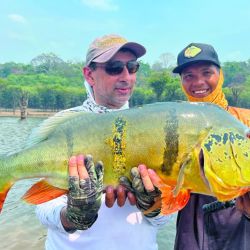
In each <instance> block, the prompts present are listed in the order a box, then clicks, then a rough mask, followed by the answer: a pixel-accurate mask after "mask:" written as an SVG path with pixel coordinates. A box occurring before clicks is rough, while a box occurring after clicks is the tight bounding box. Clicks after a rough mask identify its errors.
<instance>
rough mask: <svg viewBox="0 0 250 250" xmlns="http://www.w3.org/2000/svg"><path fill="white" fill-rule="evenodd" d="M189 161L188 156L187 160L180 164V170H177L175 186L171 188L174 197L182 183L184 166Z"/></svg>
mask: <svg viewBox="0 0 250 250" xmlns="http://www.w3.org/2000/svg"><path fill="white" fill-rule="evenodd" d="M189 162H190V158H189V157H188V158H187V160H186V161H185V162H184V163H183V164H182V165H181V168H180V171H179V175H178V178H177V184H176V187H175V188H174V189H173V195H174V197H176V196H178V194H179V192H180V190H181V188H182V185H183V183H184V175H185V172H184V170H185V167H186V166H187V165H188V163H189Z"/></svg>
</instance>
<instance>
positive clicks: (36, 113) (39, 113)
mask: <svg viewBox="0 0 250 250" xmlns="http://www.w3.org/2000/svg"><path fill="white" fill-rule="evenodd" d="M55 113H57V111H47V110H46V111H44V110H40V109H28V110H27V117H49V116H52V115H54V114H55ZM20 116H21V115H20V110H19V109H17V110H15V112H13V110H11V109H1V108H0V117H20Z"/></svg>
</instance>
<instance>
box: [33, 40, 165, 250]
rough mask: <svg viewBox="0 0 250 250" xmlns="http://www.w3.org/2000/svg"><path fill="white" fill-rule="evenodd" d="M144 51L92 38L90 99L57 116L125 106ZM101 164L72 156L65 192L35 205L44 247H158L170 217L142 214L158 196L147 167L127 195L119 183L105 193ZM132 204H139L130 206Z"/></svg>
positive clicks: (88, 79)
mask: <svg viewBox="0 0 250 250" xmlns="http://www.w3.org/2000/svg"><path fill="white" fill-rule="evenodd" d="M145 53H146V50H145V48H144V47H143V46H142V45H140V44H138V43H134V42H128V41H127V40H126V39H124V38H123V37H120V36H118V35H106V36H103V37H101V38H97V39H96V40H94V41H93V42H92V43H91V45H90V47H89V49H88V51H87V55H86V65H85V67H84V68H83V75H84V77H85V87H86V90H87V94H88V98H87V99H86V100H85V101H84V103H83V105H81V106H79V107H75V108H71V109H69V110H66V111H63V112H61V113H60V115H63V114H64V113H67V112H82V111H84V112H94V113H106V112H112V111H115V110H121V109H126V108H128V101H129V98H130V97H131V95H132V93H133V89H134V86H135V82H136V72H137V70H138V69H139V62H138V61H137V59H138V58H139V57H141V56H143V55H144V54H145ZM85 167H86V168H85ZM102 167H103V166H102V164H101V162H99V163H98V164H97V165H96V166H94V163H93V160H92V157H91V156H83V155H78V156H72V157H71V158H70V160H69V194H68V196H61V197H59V198H57V199H54V200H52V201H49V202H47V203H44V204H41V205H39V206H37V209H36V213H37V216H38V218H39V220H40V221H41V222H42V223H43V224H44V225H45V226H47V227H48V234H47V239H46V249H47V250H52V249H53V250H55V249H64V250H69V249H90V250H100V249H102V250H103V249H104V250H105V249H107V250H123V249H124V250H128V249H131V250H133V249H141V250H143V249H149V250H157V249H158V246H157V241H156V236H157V231H158V228H159V227H160V226H161V225H163V224H165V223H166V222H167V220H168V217H166V216H161V215H159V210H156V211H153V212H151V213H150V214H147V216H144V215H143V213H142V212H141V211H145V210H147V209H148V208H150V207H151V206H152V205H153V204H154V198H155V197H156V196H158V195H159V192H158V191H157V190H156V189H155V188H154V186H153V184H152V182H151V181H150V179H149V177H148V172H147V168H146V166H145V165H140V166H139V167H138V168H134V172H133V177H134V178H133V180H132V181H133V187H134V190H135V191H136V192H135V193H136V197H135V196H134V195H133V194H132V193H130V192H129V193H128V194H127V195H126V192H125V189H124V188H123V187H122V186H119V187H118V188H117V189H113V187H108V188H107V189H106V195H105V196H104V195H103V194H102V175H103V171H102ZM86 170H87V171H86ZM140 175H141V176H143V178H142V179H141V177H140ZM138 180H139V181H138ZM146 190H147V191H146ZM116 198H117V203H115V200H116ZM126 198H128V199H126ZM105 202H106V205H107V206H105ZM134 204H136V205H137V206H132V205H134ZM108 207H109V208H108ZM120 207H122V208H120ZM138 208H140V210H139V209H138Z"/></svg>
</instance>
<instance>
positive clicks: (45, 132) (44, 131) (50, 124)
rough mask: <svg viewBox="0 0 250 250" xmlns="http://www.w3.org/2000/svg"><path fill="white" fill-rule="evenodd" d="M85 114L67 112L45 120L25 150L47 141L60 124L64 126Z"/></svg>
mask: <svg viewBox="0 0 250 250" xmlns="http://www.w3.org/2000/svg"><path fill="white" fill-rule="evenodd" d="M83 113H84V114H85V113H87V112H83V111H81V112H79V111H71V110H65V111H62V112H59V113H57V114H56V115H54V116H52V117H50V118H48V119H46V120H44V121H43V122H42V123H41V124H40V125H39V126H38V127H37V128H35V129H34V130H33V131H32V133H31V135H30V136H29V138H28V141H27V143H26V145H25V148H29V147H31V146H33V145H35V144H37V143H39V142H41V141H44V140H46V139H47V138H48V137H49V135H50V134H51V133H53V132H54V131H55V129H56V128H57V127H58V126H59V125H60V124H63V123H64V122H66V121H68V120H71V119H73V118H75V117H78V116H81V115H82V114H83Z"/></svg>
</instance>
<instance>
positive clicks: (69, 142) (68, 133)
mask: <svg viewBox="0 0 250 250" xmlns="http://www.w3.org/2000/svg"><path fill="white" fill-rule="evenodd" d="M65 135H66V143H67V151H68V152H67V153H68V157H71V156H72V155H73V148H74V140H73V131H72V128H71V127H69V128H68V129H66V130H65Z"/></svg>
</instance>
